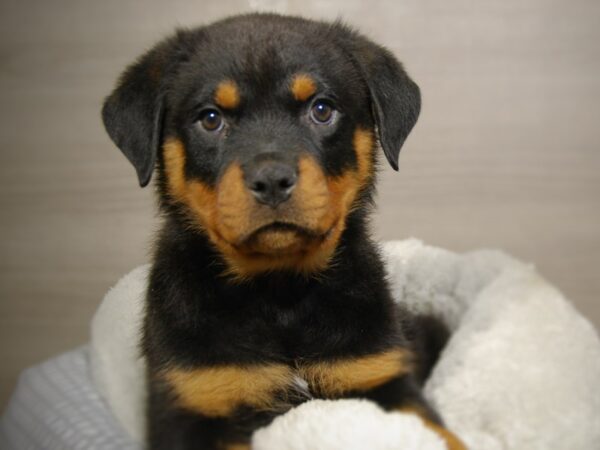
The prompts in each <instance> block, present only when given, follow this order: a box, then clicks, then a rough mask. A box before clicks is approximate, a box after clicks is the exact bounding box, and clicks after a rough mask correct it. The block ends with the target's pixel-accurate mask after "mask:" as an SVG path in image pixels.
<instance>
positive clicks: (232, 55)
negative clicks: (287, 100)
mask: <svg viewBox="0 0 600 450" xmlns="http://www.w3.org/2000/svg"><path fill="white" fill-rule="evenodd" d="M233 25H234V24H230V25H229V26H228V27H217V28H216V29H214V30H213V28H212V27H208V28H207V29H206V30H204V32H203V33H201V34H200V35H199V39H198V40H197V41H196V44H195V49H194V54H193V55H192V57H191V58H190V60H189V61H188V63H187V64H185V67H184V68H183V70H182V71H183V78H185V79H187V82H186V84H190V85H196V86H197V87H201V88H202V89H201V91H202V93H203V95H204V97H207V98H211V97H212V98H215V96H218V94H219V89H220V90H221V92H222V93H223V92H224V90H223V86H225V87H226V88H227V89H226V91H227V94H228V95H225V97H229V98H230V99H231V100H232V101H231V102H227V101H226V102H225V103H232V104H235V105H237V104H238V103H239V101H243V97H244V94H246V95H249V94H257V95H260V94H261V93H262V94H270V95H273V94H277V93H280V94H287V95H288V96H290V95H291V96H293V97H294V98H296V99H299V100H303V99H304V98H305V97H307V96H308V94H307V93H310V94H312V93H314V91H316V90H317V88H318V87H322V86H323V85H327V86H328V87H330V88H335V87H336V86H344V87H346V86H348V84H349V82H351V80H355V79H356V78H358V77H357V74H356V68H355V67H354V65H353V63H352V62H351V60H350V58H349V56H348V55H346V54H345V53H344V52H343V51H342V50H341V49H340V48H339V47H338V46H337V45H336V43H335V42H334V40H333V39H332V38H331V36H329V35H328V34H326V33H325V32H324V31H322V30H320V29H319V27H317V28H314V26H313V25H312V24H311V27H313V28H311V27H308V26H307V27H298V28H297V29H296V30H295V31H294V32H293V33H292V32H290V30H287V29H285V28H281V27H278V26H272V24H271V26H270V27H269V26H267V27H264V28H261V27H257V26H256V24H254V25H255V26H248V24H242V25H244V26H242V25H239V26H235V27H234V26H233ZM302 75H304V77H303V78H300V77H299V76H302ZM349 80H350V81H349ZM294 82H295V88H294V89H292V87H294V85H293V83H294ZM232 86H235V89H232ZM236 97H239V98H236Z"/></svg>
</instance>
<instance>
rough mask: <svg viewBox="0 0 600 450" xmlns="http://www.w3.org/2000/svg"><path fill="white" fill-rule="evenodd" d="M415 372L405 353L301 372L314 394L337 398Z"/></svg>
mask: <svg viewBox="0 0 600 450" xmlns="http://www.w3.org/2000/svg"><path fill="white" fill-rule="evenodd" d="M411 371H412V364H411V363H410V354H409V353H408V352H407V351H406V350H404V349H393V350H388V351H386V352H383V353H379V354H375V355H369V356H363V357H359V358H352V359H346V360H339V361H325V362H319V363H316V364H310V365H306V366H301V367H299V369H298V372H299V374H300V376H301V377H302V378H304V379H305V380H306V381H307V382H308V385H309V387H310V389H311V391H312V392H314V393H317V394H318V395H320V396H324V397H329V398H336V397H339V396H340V395H343V394H345V393H347V392H350V391H362V392H365V391H368V390H370V389H373V388H376V387H377V386H381V385H383V384H385V383H387V382H388V381H390V380H392V379H394V378H396V377H399V376H401V375H404V374H407V373H409V372H411Z"/></svg>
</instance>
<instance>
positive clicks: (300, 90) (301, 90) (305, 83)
mask: <svg viewBox="0 0 600 450" xmlns="http://www.w3.org/2000/svg"><path fill="white" fill-rule="evenodd" d="M290 88H291V91H292V95H293V96H294V98H295V99H296V100H298V101H300V102H304V101H306V100H308V99H309V98H310V97H311V96H312V95H313V94H314V93H315V92H317V84H316V83H315V80H314V79H313V78H312V77H311V76H310V75H307V74H305V73H299V74H297V75H295V76H294V78H293V79H292V83H291V86H290Z"/></svg>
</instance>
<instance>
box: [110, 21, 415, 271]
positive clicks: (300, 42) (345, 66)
mask: <svg viewBox="0 0 600 450" xmlns="http://www.w3.org/2000/svg"><path fill="white" fill-rule="evenodd" d="M419 108H420V96H419V90H418V87H417V86H416V85H415V84H414V83H413V82H412V80H410V78H408V76H407V75H406V73H405V72H404V70H403V69H402V67H401V65H400V64H399V63H398V62H397V61H396V60H395V59H394V58H393V56H391V54H390V53H388V52H387V51H386V50H384V49H383V48H381V47H379V46H377V45H375V44H373V43H372V42H370V41H369V40H367V39H365V38H363V37H362V36H360V35H358V34H356V33H355V32H353V31H352V30H350V29H348V28H346V27H344V26H343V25H341V24H338V23H336V24H326V23H321V22H314V21H309V20H304V19H300V18H290V17H282V16H277V15H262V14H255V15H247V16H237V17H234V18H230V19H226V20H224V21H221V22H217V23H215V24H213V25H210V26H207V27H203V28H199V29H195V30H189V31H180V32H178V33H177V34H176V35H175V36H174V37H171V38H170V39H168V40H166V41H164V42H162V43H160V44H158V45H157V46H156V47H154V48H153V49H152V50H150V51H149V52H148V53H146V54H145V55H143V56H142V57H141V59H139V60H138V61H137V62H136V63H134V64H133V65H132V66H130V67H129V68H128V69H127V70H126V71H125V73H124V74H123V76H122V77H121V80H120V81H119V83H118V85H117V87H116V89H115V90H114V92H113V93H112V94H111V95H110V96H109V97H108V98H107V100H106V102H105V104H104V108H103V120H104V124H105V126H106V129H107V131H108V133H109V135H110V136H111V138H112V139H113V141H114V142H115V143H116V145H117V146H118V147H119V148H120V149H121V150H122V151H123V153H124V154H125V155H126V156H127V158H128V159H129V160H130V162H131V163H132V164H133V166H134V167H135V169H136V171H137V174H138V178H139V182H140V184H141V185H142V186H145V185H146V184H148V182H149V181H150V178H151V176H152V173H153V171H154V168H155V166H156V165H157V164H156V162H157V161H158V175H159V177H158V178H159V188H160V192H161V196H162V198H163V204H164V205H166V206H167V207H173V208H175V209H176V210H177V211H179V212H180V213H181V214H183V215H184V217H185V218H186V220H188V221H189V222H190V223H192V224H193V227H194V228H195V229H197V230H198V231H199V232H201V233H204V234H205V235H206V236H207V237H208V238H209V240H210V241H211V242H212V244H213V245H214V246H215V247H216V248H217V250H218V251H219V252H220V253H221V254H222V255H223V257H224V258H225V260H226V262H227V264H228V268H229V272H230V273H232V274H234V275H235V276H237V277H246V276H251V275H254V274H257V273H261V272H265V271H269V270H277V269H284V270H290V269H291V270H295V271H298V272H305V273H310V272H314V271H318V270H321V269H323V268H324V267H326V266H327V264H328V263H329V261H330V258H331V256H332V254H333V252H334V250H335V248H336V246H337V244H338V242H339V239H340V236H341V234H342V232H343V230H344V227H345V225H346V220H347V218H348V215H349V214H351V212H352V210H353V209H356V208H357V207H359V206H361V205H362V204H363V203H364V201H365V200H367V199H368V198H369V195H370V191H371V187H372V184H373V175H374V166H375V161H376V157H377V154H376V150H375V147H376V140H377V138H378V139H379V142H380V143H381V146H382V148H383V151H384V153H385V155H386V157H387V159H388V161H389V163H390V164H391V165H392V167H394V168H395V169H397V161H398V154H399V151H400V148H401V146H402V144H403V143H404V140H405V139H406V137H407V135H408V133H409V132H410V130H411V129H412V127H413V125H414V124H415V122H416V120H417V116H418V113H419Z"/></svg>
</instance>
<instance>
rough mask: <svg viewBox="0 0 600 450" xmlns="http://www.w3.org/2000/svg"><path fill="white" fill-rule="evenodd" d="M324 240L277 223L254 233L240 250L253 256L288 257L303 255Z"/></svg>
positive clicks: (292, 226)
mask: <svg viewBox="0 0 600 450" xmlns="http://www.w3.org/2000/svg"><path fill="white" fill-rule="evenodd" d="M322 240H323V236H321V235H319V234H317V233H314V232H312V231H311V230H308V229H305V228H302V227H300V226H297V225H293V224H288V223H277V222H275V223H272V224H269V225H267V226H263V227H261V228H260V229H258V230H256V231H255V232H253V233H252V234H251V235H250V236H249V237H248V238H247V239H245V240H244V242H243V243H242V245H241V246H240V249H241V250H243V251H245V252H248V253H253V254H262V255H270V256H287V255H294V254H301V253H303V252H305V251H307V250H309V248H311V247H312V246H313V245H314V244H318V243H319V242H320V241H322Z"/></svg>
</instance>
